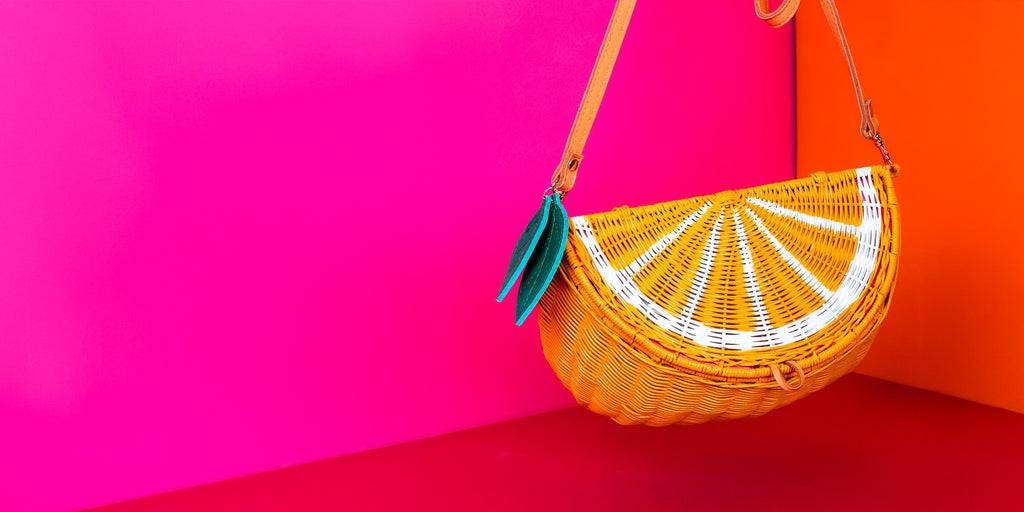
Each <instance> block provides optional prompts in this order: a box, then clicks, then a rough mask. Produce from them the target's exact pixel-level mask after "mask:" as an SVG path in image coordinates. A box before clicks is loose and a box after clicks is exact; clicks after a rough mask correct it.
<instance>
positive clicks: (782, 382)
mask: <svg viewBox="0 0 1024 512" xmlns="http://www.w3.org/2000/svg"><path fill="white" fill-rule="evenodd" d="M786 366H788V367H789V368H790V369H791V370H793V371H794V372H796V376H797V378H799V379H800V380H799V382H797V383H796V385H795V386H794V385H792V384H790V383H789V382H786V379H784V378H783V377H782V371H781V370H780V369H779V365H777V364H770V365H768V367H769V368H771V369H772V376H773V377H775V382H778V383H779V387H780V388H782V389H785V390H786V391H796V390H798V389H800V388H802V387H803V385H804V370H803V368H800V365H798V364H796V362H795V361H786Z"/></svg>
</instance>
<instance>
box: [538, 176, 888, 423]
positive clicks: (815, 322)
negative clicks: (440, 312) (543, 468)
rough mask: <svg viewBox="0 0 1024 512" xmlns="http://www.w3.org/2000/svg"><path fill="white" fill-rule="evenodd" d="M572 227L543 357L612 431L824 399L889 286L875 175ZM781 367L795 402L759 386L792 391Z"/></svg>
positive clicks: (746, 193) (883, 198)
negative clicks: (817, 395) (815, 396)
mask: <svg viewBox="0 0 1024 512" xmlns="http://www.w3.org/2000/svg"><path fill="white" fill-rule="evenodd" d="M572 222H573V227H574V229H573V231H571V232H570V235H569V241H568V244H567V247H566V251H565V252H566V254H565V257H564V258H563V260H562V263H561V266H560V267H559V269H558V273H557V275H556V276H555V279H554V281H553V282H552V284H551V286H550V288H549V289H548V290H547V292H546V293H545V294H544V297H543V298H542V300H541V302H540V308H541V313H540V332H541V338H542V341H543V345H544V354H545V356H546V358H547V360H548V362H549V363H550V364H551V366H552V368H553V369H554V370H555V372H556V373H557V375H558V377H559V378H560V379H561V381H562V383H563V384H564V385H565V386H566V387H567V388H568V389H569V390H570V391H572V393H573V394H574V395H575V396H576V399H577V401H578V402H579V403H580V404H582V405H585V406H586V407H588V408H589V409H591V410H593V411H595V412H598V413H600V414H604V415H607V416H610V417H612V418H613V419H614V420H615V421H617V422H619V423H623V424H648V425H668V424H673V423H701V422H705V421H709V420H718V419H734V418H741V417H746V416H757V415H761V414H764V413H766V412H768V411H770V410H772V409H774V408H776V407H781V406H783V405H786V404H789V403H791V402H793V401H794V400H796V399H798V398H801V397H803V396H806V395H807V394H808V393H811V392H813V391H816V390H818V389H820V388H822V387H823V386H825V385H826V384H828V383H830V382H832V381H833V380H835V379H836V378H838V377H840V376H842V375H844V374H846V373H847V372H849V371H850V370H852V369H853V368H854V367H855V366H856V365H857V364H858V363H859V362H860V360H861V359H862V358H863V357H864V355H865V354H866V353H867V350H868V348H869V347H870V345H871V341H872V339H873V338H874V334H875V331H876V329H877V328H878V325H879V323H880V322H881V320H882V318H883V317H884V315H885V313H886V311H887V310H888V307H889V300H890V297H891V293H892V289H893V286H894V284H895V279H896V269H897V255H898V253H899V232H900V230H899V213H898V209H897V205H896V198H895V195H894V194H893V189H892V179H891V176H890V172H889V169H888V168H887V167H884V166H875V167H872V168H864V169H859V170H849V171H843V172H837V173H830V174H824V173H819V174H817V175H815V176H812V177H809V178H805V179H800V180H793V181H788V182H784V183H778V184H772V185H766V186H763V187H756V188H752V189H747V190H742V191H735V192H733V191H730V192H723V193H720V194H716V195H714V196H707V197H700V198H693V199H685V200H681V201H673V202H670V203H663V204H658V205H652V206H647V207H642V208H633V209H630V208H618V209H615V210H614V211H612V212H608V213H603V214H597V215H590V216H586V217H577V218H574V219H573V221H572ZM623 276H624V277H623ZM609 283H612V284H609ZM787 364H789V365H793V364H795V365H798V366H799V367H800V368H801V369H802V370H803V372H804V373H805V381H804V384H803V386H802V387H800V389H798V390H795V391H787V390H784V389H783V388H782V387H780V384H779V383H778V382H777V381H776V378H775V377H773V375H772V371H771V369H770V367H771V365H779V367H781V369H782V376H783V377H786V378H789V379H795V378H796V377H795V373H796V372H795V371H794V370H793V369H792V368H791V366H786V365H787Z"/></svg>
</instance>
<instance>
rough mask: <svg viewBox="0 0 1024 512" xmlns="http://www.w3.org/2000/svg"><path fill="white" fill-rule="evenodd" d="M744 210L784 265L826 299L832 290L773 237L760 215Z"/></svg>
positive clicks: (748, 209)
mask: <svg viewBox="0 0 1024 512" xmlns="http://www.w3.org/2000/svg"><path fill="white" fill-rule="evenodd" d="M746 210H747V215H750V220H752V221H754V225H755V226H757V230H758V231H760V232H761V234H762V235H764V237H765V238H767V239H768V242H769V243H770V244H772V248H773V249H775V252H777V253H779V256H782V259H783V261H785V262H786V265H789V268H791V269H793V271H794V272H796V275H797V276H799V277H800V279H801V280H803V282H804V283H807V286H809V287H811V290H814V292H815V293H817V294H818V295H819V296H820V297H821V298H822V299H824V300H828V298H829V296H831V295H832V290H829V289H828V288H827V287H825V285H824V284H822V282H821V281H819V280H818V277H817V276H815V275H814V274H813V273H811V271H810V270H807V268H806V267H804V266H803V265H801V264H800V261H799V260H797V259H796V256H793V254H792V253H790V252H789V251H788V250H786V248H785V247H784V246H783V245H782V242H779V239H778V238H775V235H773V234H772V233H771V231H768V228H767V227H766V226H765V225H764V222H763V221H761V217H758V216H757V214H756V213H754V211H753V210H751V209H750V208H747V209H746Z"/></svg>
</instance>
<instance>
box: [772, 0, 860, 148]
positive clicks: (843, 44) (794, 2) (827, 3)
mask: <svg viewBox="0 0 1024 512" xmlns="http://www.w3.org/2000/svg"><path fill="white" fill-rule="evenodd" d="M798 7H800V0H783V2H782V5H780V6H779V7H778V8H776V9H775V11H773V12H768V0H754V11H756V12H757V17H758V18H761V19H762V20H764V21H766V22H767V23H768V25H770V26H772V27H781V26H782V25H785V24H786V23H788V22H789V20H790V19H792V18H793V15H795V14H796V10H797V8H798ZM821 9H822V10H823V11H825V19H826V20H828V26H829V28H831V29H832V35H833V36H834V37H835V38H836V43H837V44H839V48H840V49H841V50H842V51H843V54H844V55H845V56H846V65H847V66H848V67H849V68H850V78H852V79H853V89H854V92H856V93H857V108H859V109H860V134H861V136H863V137H864V138H865V139H871V140H874V139H875V136H876V135H878V119H877V118H875V116H874V112H872V110H871V100H865V99H864V91H863V89H861V86H860V78H859V77H858V76H857V66H854V64H853V54H852V53H850V43H849V42H848V41H847V40H846V33H845V32H843V24H842V23H841V22H840V21H839V9H838V8H837V7H836V3H835V1H834V0H821Z"/></svg>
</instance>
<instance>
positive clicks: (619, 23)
mask: <svg viewBox="0 0 1024 512" xmlns="http://www.w3.org/2000/svg"><path fill="white" fill-rule="evenodd" d="M634 6H636V0H617V1H616V2H615V10H614V11H613V12H612V19H611V21H610V22H609V23H608V30H607V31H605V34H604V41H602V42H601V50H600V51H598V54H597V62H595V63H594V70H593V71H592V72H591V73H590V82H589V83H587V91H586V92H585V93H584V94H583V101H582V102H580V108H579V111H577V112H576V120H575V121H574V122H573V124H572V131H570V132H569V140H568V141H566V143H565V150H564V151H563V152H562V161H561V162H559V164H558V167H557V168H556V169H555V173H554V175H552V176H551V187H552V188H553V189H554V190H555V191H556V192H560V193H561V194H563V195H564V194H567V193H568V192H569V191H570V190H572V187H573V185H574V184H575V183H576V173H577V172H578V171H579V167H580V161H581V160H583V146H584V145H585V144H586V142H587V136H588V135H590V128H591V127H592V126H593V124H594V118H595V117H597V109H598V108H599V107H600V106H601V99H602V98H603V97H604V91H605V89H607V87H608V79H609V78H611V74H612V67H614V66H615V59H616V57H618V56H619V48H621V47H622V39H623V38H624V37H625V35H626V28H627V27H628V26H629V19H630V17H631V16H632V15H633V7H634ZM799 6H800V0H783V2H782V5H780V6H779V7H778V8H777V9H776V10H775V11H773V12H768V0H754V9H755V11H756V12H757V15H758V17H760V18H761V19H763V20H765V21H766V22H767V23H768V25H770V26H772V27H780V26H782V25H784V24H786V22H788V21H789V20H790V19H792V18H793V15H794V14H796V10H797V8H798V7H799ZM821 6H822V8H823V9H824V10H825V17H826V18H827V19H828V22H829V26H830V27H831V28H832V33H833V34H834V35H835V37H836V40H837V41H838V42H839V46H840V47H841V48H842V50H843V52H844V53H845V54H846V63H847V65H848V66H849V67H850V75H851V76H852V77H853V87H854V89H855V91H856V93H857V105H858V106H859V108H860V111H861V128H860V133H861V135H863V136H864V137H865V138H868V139H874V140H875V143H876V144H879V145H880V144H881V139H880V137H879V136H878V120H877V119H875V117H874V115H873V113H872V110H871V100H865V99H864V93H863V91H861V87H860V80H859V79H858V78H857V69H856V68H855V67H854V65H853V56H852V55H851V54H850V46H849V44H847V42H846V35H845V34H844V33H843V26H842V25H841V24H840V23H839V11H838V9H836V4H835V2H834V1H833V0H821Z"/></svg>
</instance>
